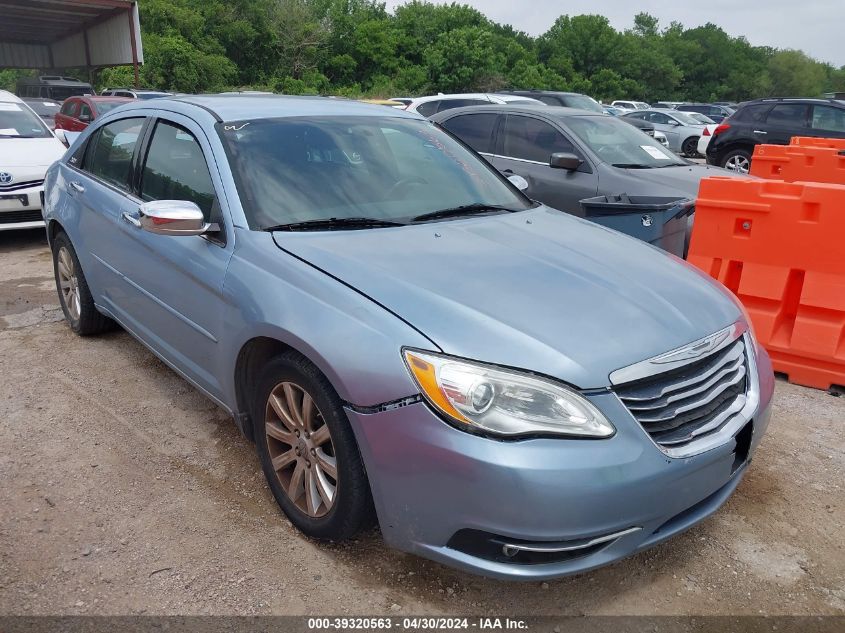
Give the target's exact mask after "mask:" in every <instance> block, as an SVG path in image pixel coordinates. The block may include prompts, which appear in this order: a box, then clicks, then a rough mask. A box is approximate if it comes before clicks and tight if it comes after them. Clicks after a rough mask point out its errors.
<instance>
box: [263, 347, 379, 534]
mask: <svg viewBox="0 0 845 633" xmlns="http://www.w3.org/2000/svg"><path fill="white" fill-rule="evenodd" d="M253 420H254V421H255V422H254V424H255V438H256V448H257V451H258V456H259V459H260V460H261V467H262V469H263V470H264V475H265V477H266V478H267V483H268V484H269V486H270V490H271V491H272V492H273V496H274V497H275V498H276V501H277V503H278V504H279V506H280V507H281V508H282V511H283V512H284V513H285V515H286V516H287V517H288V519H290V521H291V523H293V524H294V525H295V526H296V527H297V528H298V529H299V530H301V531H302V532H304V533H305V534H306V535H308V536H310V537H313V538H318V539H325V540H333V541H340V540H344V539H347V538H350V537H352V536H354V535H355V534H356V533H358V532H359V531H360V530H361V529H363V528H365V527H368V526H369V525H371V524H372V522H373V519H374V510H373V502H372V497H371V495H370V486H369V482H368V480H367V475H366V473H365V471H364V465H363V462H362V460H361V455H360V453H359V451H358V445H357V443H356V442H355V436H354V434H353V432H352V428H351V427H350V426H349V421H348V420H347V418H346V413H345V412H344V410H343V402H342V401H341V399H340V397H339V396H338V395H337V393H336V392H335V391H334V389H333V388H332V386H331V384H330V383H329V381H328V380H327V379H326V378H325V376H323V375H322V374H321V373H320V371H319V370H318V369H317V368H316V367H314V365H312V364H311V363H310V362H309V361H308V360H307V359H305V358H304V357H303V356H301V355H300V354H298V353H296V352H293V351H291V352H287V353H285V354H282V355H281V356H279V357H277V358H275V359H274V360H272V361H270V363H268V364H267V366H266V367H265V368H264V370H263V371H262V372H261V376H260V378H259V380H258V387H257V389H256V390H255V395H254V403H253Z"/></svg>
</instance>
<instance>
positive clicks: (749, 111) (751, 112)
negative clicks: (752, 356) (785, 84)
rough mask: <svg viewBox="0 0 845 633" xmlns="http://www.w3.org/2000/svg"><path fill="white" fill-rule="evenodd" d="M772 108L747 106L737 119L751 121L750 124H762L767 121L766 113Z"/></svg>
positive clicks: (766, 105)
mask: <svg viewBox="0 0 845 633" xmlns="http://www.w3.org/2000/svg"><path fill="white" fill-rule="evenodd" d="M770 107H771V106H769V105H768V104H758V105H750V106H746V107H745V108H743V109H742V111H741V113H740V116H738V117H737V118H738V119H740V120H741V121H749V122H750V123H762V122H763V121H765V120H766V113H767V112H768V111H769V108H770Z"/></svg>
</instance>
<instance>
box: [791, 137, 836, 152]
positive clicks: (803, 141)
mask: <svg viewBox="0 0 845 633" xmlns="http://www.w3.org/2000/svg"><path fill="white" fill-rule="evenodd" d="M789 144H790V145H798V146H800V147H829V148H830V149H839V150H842V149H845V138H813V137H812V136H793V137H792V140H791V141H790V142H789Z"/></svg>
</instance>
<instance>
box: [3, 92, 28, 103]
mask: <svg viewBox="0 0 845 633" xmlns="http://www.w3.org/2000/svg"><path fill="white" fill-rule="evenodd" d="M0 101H2V102H5V103H23V99H21V98H20V97H19V96H17V95H14V94H12V93H11V92H9V91H8V90H0Z"/></svg>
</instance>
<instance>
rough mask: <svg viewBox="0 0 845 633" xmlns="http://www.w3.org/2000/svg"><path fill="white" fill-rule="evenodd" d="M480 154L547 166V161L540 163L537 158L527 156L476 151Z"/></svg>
mask: <svg viewBox="0 0 845 633" xmlns="http://www.w3.org/2000/svg"><path fill="white" fill-rule="evenodd" d="M478 153H479V154H481V155H482V156H489V157H490V158H502V159H504V160H515V161H516V162H518V163H528V164H529V165H542V166H543V167H548V166H549V164H548V163H541V162H540V161H538V160H528V159H527V158H516V157H515V156H502V155H501V154H491V153H490V152H478Z"/></svg>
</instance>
